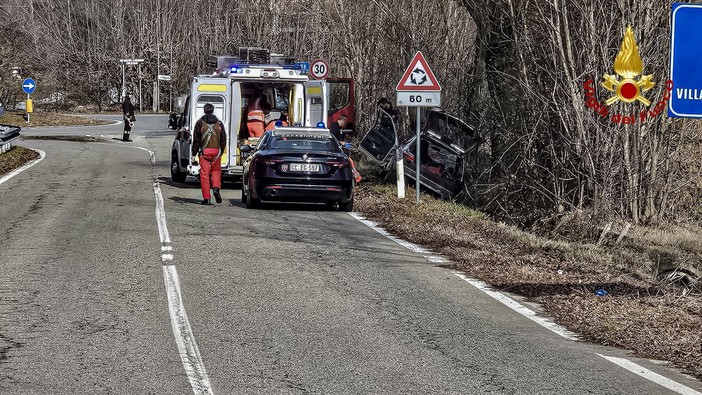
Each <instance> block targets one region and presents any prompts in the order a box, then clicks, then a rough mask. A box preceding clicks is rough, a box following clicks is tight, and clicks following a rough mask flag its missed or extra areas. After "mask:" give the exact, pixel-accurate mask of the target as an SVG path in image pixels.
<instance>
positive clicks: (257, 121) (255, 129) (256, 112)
mask: <svg viewBox="0 0 702 395" xmlns="http://www.w3.org/2000/svg"><path fill="white" fill-rule="evenodd" d="M264 105H265V104H264V99H263V98H262V97H261V96H255V97H254V98H253V99H252V100H251V102H250V103H249V108H248V111H247V113H246V129H247V130H248V132H249V137H257V138H258V137H261V136H263V133H264V132H265V114H264V112H263V106H264Z"/></svg>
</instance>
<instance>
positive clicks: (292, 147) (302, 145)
mask: <svg viewBox="0 0 702 395" xmlns="http://www.w3.org/2000/svg"><path fill="white" fill-rule="evenodd" d="M266 148H267V149H269V150H279V151H304V152H335V153H339V152H341V148H340V147H339V144H338V143H337V142H336V141H335V140H334V139H333V138H331V137H328V136H318V135H304V134H299V135H287V134H286V135H281V136H272V138H271V139H270V140H269V142H268V146H267V147H266Z"/></svg>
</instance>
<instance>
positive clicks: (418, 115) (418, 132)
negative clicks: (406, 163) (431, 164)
mask: <svg viewBox="0 0 702 395" xmlns="http://www.w3.org/2000/svg"><path fill="white" fill-rule="evenodd" d="M420 110H421V108H420V107H417V157H416V158H415V159H414V160H415V161H416V163H417V172H416V173H415V177H414V178H415V186H414V187H415V188H416V189H417V204H419V179H420V178H421V172H420V170H421V169H420V167H421V165H420V163H421V161H420V156H419V155H421V145H422V141H421V140H420V134H421V133H422V128H421V126H420V125H421V123H420V122H419V117H420V116H421V115H420V114H421V111H420Z"/></svg>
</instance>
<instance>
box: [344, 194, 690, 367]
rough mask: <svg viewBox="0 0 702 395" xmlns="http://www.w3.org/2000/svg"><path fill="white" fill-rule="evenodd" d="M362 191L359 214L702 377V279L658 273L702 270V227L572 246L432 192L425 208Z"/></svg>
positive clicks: (552, 312)
mask: <svg viewBox="0 0 702 395" xmlns="http://www.w3.org/2000/svg"><path fill="white" fill-rule="evenodd" d="M357 191H358V192H357V193H358V194H357V202H356V207H355V208H356V210H357V211H359V212H361V213H363V215H364V216H366V217H367V218H369V219H371V220H373V221H375V222H378V223H379V224H380V225H382V226H383V227H384V228H385V229H387V230H388V231H389V232H391V233H393V234H394V235H396V236H398V237H401V238H404V239H406V240H408V241H411V242H413V243H416V244H419V245H422V246H425V247H427V248H430V249H432V250H433V251H435V252H437V253H440V254H441V255H443V256H444V257H446V258H448V259H450V260H451V262H452V263H451V264H450V265H449V268H451V269H455V270H459V271H463V272H465V273H466V274H467V275H468V276H469V277H472V278H477V279H480V280H482V281H485V282H487V283H489V284H490V285H492V286H493V287H495V288H496V289H499V290H502V291H505V292H509V293H512V294H516V295H520V296H522V297H524V298H526V299H527V300H529V301H533V302H536V303H538V304H539V305H541V306H542V307H543V309H544V312H545V314H547V315H549V316H551V317H553V319H554V320H555V321H556V322H557V323H559V324H560V325H562V326H564V327H566V328H568V329H570V330H571V331H573V332H575V333H578V334H580V336H581V337H582V338H583V339H586V340H589V341H593V342H597V343H600V344H603V345H607V346H616V347H621V348H625V349H628V350H631V351H632V352H634V353H635V354H636V355H637V356H640V357H645V358H653V359H659V360H664V361H670V362H672V363H673V364H674V365H675V366H676V367H678V368H679V369H680V370H682V371H683V372H686V373H688V374H691V375H694V376H695V377H697V378H698V379H702V362H700V361H702V331H701V330H700V328H702V290H701V289H700V287H701V285H700V283H699V281H697V283H693V284H690V283H688V284H686V287H682V286H680V285H674V284H669V283H665V282H661V281H659V280H658V278H657V273H658V270H659V267H660V265H661V264H662V263H663V262H664V261H665V260H671V259H678V260H689V261H694V262H696V263H694V264H696V265H697V266H696V267H697V269H699V262H700V261H701V260H700V259H698V258H699V257H700V256H702V244H701V243H702V242H700V240H702V230H700V229H697V228H693V227H687V228H676V229H675V230H673V231H670V230H661V229H640V228H639V229H632V230H631V231H629V232H628V233H627V234H628V235H629V236H627V238H628V240H627V241H625V242H621V240H619V241H620V242H618V243H611V244H607V243H597V242H594V243H590V244H587V243H577V242H566V241H562V240H555V239H551V238H548V237H544V236H537V235H534V234H532V233H529V232H525V231H522V230H520V229H517V228H515V227H512V226H508V225H505V224H501V223H497V222H494V221H493V220H491V219H489V218H487V217H486V216H485V215H483V214H481V213H478V212H476V211H473V210H471V209H469V208H467V207H465V206H462V205H458V204H454V203H450V202H445V201H440V200H436V199H433V198H431V197H429V196H422V200H421V203H420V204H419V205H416V204H415V202H414V198H413V197H414V192H413V191H411V190H408V192H407V196H409V197H410V198H407V199H404V200H400V199H397V198H396V195H395V190H394V188H393V187H391V186H386V185H374V184H368V185H362V186H360V187H359V188H358V190H357ZM627 229H628V228H627ZM652 235H655V236H652ZM597 291H599V294H600V295H605V296H599V295H598V292H597Z"/></svg>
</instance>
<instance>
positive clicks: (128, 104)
mask: <svg viewBox="0 0 702 395" xmlns="http://www.w3.org/2000/svg"><path fill="white" fill-rule="evenodd" d="M122 117H123V118H124V132H123V133H122V141H132V140H130V139H129V135H130V133H131V131H132V126H134V122H135V121H136V117H135V116H134V105H133V104H132V101H131V100H130V99H129V95H126V96H125V97H124V101H123V102H122Z"/></svg>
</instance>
